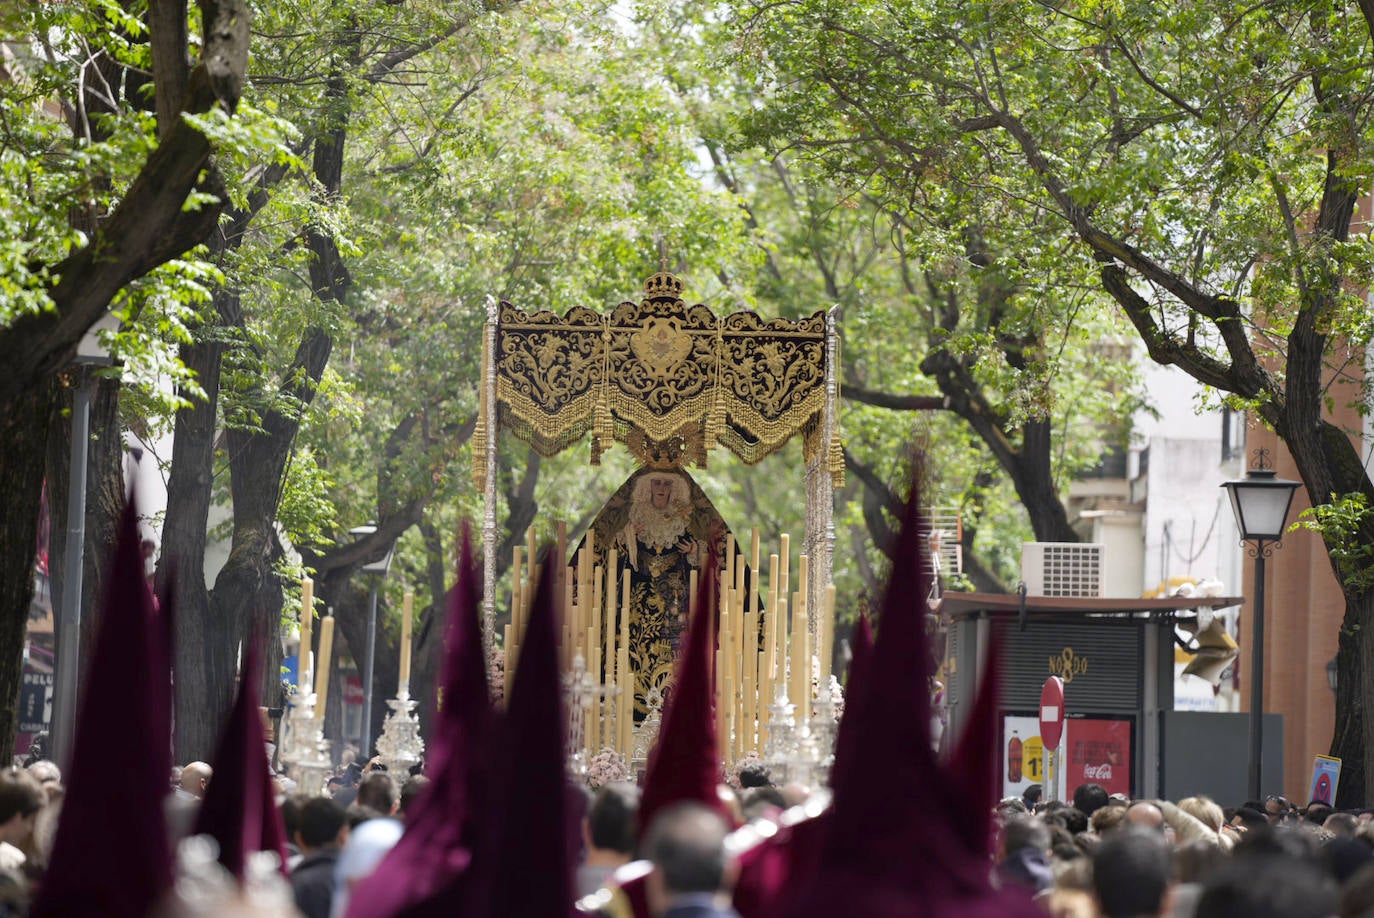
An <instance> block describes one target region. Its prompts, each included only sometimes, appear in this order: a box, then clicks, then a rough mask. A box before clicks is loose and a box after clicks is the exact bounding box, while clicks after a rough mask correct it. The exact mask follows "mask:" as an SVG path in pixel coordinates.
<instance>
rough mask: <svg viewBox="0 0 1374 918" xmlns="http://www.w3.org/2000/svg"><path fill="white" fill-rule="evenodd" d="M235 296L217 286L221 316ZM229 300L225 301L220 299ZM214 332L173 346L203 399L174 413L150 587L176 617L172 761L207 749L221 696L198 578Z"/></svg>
mask: <svg viewBox="0 0 1374 918" xmlns="http://www.w3.org/2000/svg"><path fill="white" fill-rule="evenodd" d="M237 298H238V297H237V294H236V293H234V292H233V291H229V290H221V291H217V292H216V294H215V300H216V303H217V305H219V309H218V310H217V311H218V312H219V313H220V314H221V315H223V314H226V313H227V312H236V311H237V309H236V305H237ZM225 300H231V301H233V302H232V303H230V304H225V303H223V302H222V301H225ZM216 337H217V336H215V335H202V336H201V339H202V340H199V341H197V342H196V343H195V344H191V345H188V346H186V347H183V348H182V349H181V359H182V362H183V363H185V364H186V367H187V368H188V369H190V370H192V371H193V372H194V373H195V374H196V379H197V381H198V382H199V383H200V386H201V388H202V389H203V390H204V392H205V399H204V400H203V401H202V400H192V402H191V404H190V405H189V406H188V407H185V408H182V409H181V410H180V411H178V412H177V416H176V428H175V434H174V437H175V438H174V440H173V444H172V466H171V472H170V474H169V475H168V478H167V517H166V519H165V521H164V523H163V527H162V554H161V557H160V559H159V561H158V572H157V577H158V586H159V588H160V589H162V590H164V591H166V590H170V591H171V595H172V602H173V605H174V607H175V612H176V620H175V623H174V624H175V628H176V682H177V691H176V699H177V701H176V703H177V715H178V716H177V718H176V729H175V741H174V742H175V749H176V759H177V761H178V762H190V761H194V760H197V759H201V760H203V759H205V757H207V756H209V755H210V754H211V753H212V751H213V749H214V743H215V736H216V727H217V726H218V724H217V721H216V720H215V718H213V717H208V716H206V712H211V711H214V712H218V711H220V710H221V709H222V707H223V704H224V700H225V699H226V698H227V697H228V695H229V692H230V689H229V687H228V685H222V684H214V678H215V677H216V676H218V675H221V669H222V667H220V666H218V665H217V664H216V663H215V658H216V657H217V656H221V655H223V654H224V653H225V648H224V644H225V643H226V640H227V637H228V631H227V629H224V628H220V627H217V622H216V621H215V620H214V618H213V617H212V616H211V611H210V596H209V592H208V590H207V588H206V583H205V546H206V541H207V536H208V528H209V519H210V500H211V487H212V485H213V479H214V456H215V431H216V412H217V410H218V405H219V379H220V368H221V365H222V359H223V354H224V345H223V344H221V343H218V342H217V341H216V340H215V339H216Z"/></svg>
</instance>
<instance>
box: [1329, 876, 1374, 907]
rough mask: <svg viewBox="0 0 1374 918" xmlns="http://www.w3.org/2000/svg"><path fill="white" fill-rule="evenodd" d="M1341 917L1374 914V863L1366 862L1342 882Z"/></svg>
mask: <svg viewBox="0 0 1374 918" xmlns="http://www.w3.org/2000/svg"><path fill="white" fill-rule="evenodd" d="M1338 914H1339V915H1340V916H1341V918H1364V916H1365V915H1374V864H1366V865H1365V866H1363V867H1361V868H1360V869H1359V870H1357V871H1355V873H1354V874H1353V875H1351V877H1350V878H1349V879H1347V880H1346V881H1345V882H1344V883H1342V884H1341V905H1340V912H1339V913H1338Z"/></svg>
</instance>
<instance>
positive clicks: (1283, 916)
mask: <svg viewBox="0 0 1374 918" xmlns="http://www.w3.org/2000/svg"><path fill="white" fill-rule="evenodd" d="M1256 834H1258V833H1254V832H1247V833H1246V836H1247V840H1248V838H1249V836H1252V835H1256ZM1272 834H1274V835H1280V834H1284V833H1281V832H1275V833H1272ZM1288 834H1293V835H1297V834H1299V833H1296V832H1292V833H1288ZM1236 851H1237V853H1236V855H1235V856H1233V857H1232V858H1231V859H1230V860H1227V861H1223V862H1222V863H1221V864H1220V865H1219V866H1218V867H1217V868H1216V869H1215V870H1213V871H1212V872H1211V873H1210V874H1209V875H1208V876H1207V878H1206V879H1205V880H1204V881H1203V884H1202V893H1201V895H1200V896H1199V897H1198V900H1197V909H1196V911H1195V912H1194V915H1195V918H1331V916H1333V915H1335V914H1336V910H1337V908H1338V906H1339V894H1338V891H1337V887H1336V882H1335V881H1334V880H1333V879H1331V877H1330V876H1328V875H1327V873H1326V872H1325V871H1324V870H1323V869H1322V868H1321V867H1319V866H1318V865H1317V864H1315V863H1313V862H1312V861H1310V860H1308V859H1306V858H1300V857H1290V856H1283V855H1277V854H1258V855H1246V854H1243V853H1241V849H1240V846H1237V849H1236Z"/></svg>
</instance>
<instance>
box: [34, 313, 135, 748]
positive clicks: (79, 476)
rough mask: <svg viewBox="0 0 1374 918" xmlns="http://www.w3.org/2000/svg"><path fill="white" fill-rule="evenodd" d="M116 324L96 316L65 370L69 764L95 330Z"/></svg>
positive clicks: (104, 358)
mask: <svg viewBox="0 0 1374 918" xmlns="http://www.w3.org/2000/svg"><path fill="white" fill-rule="evenodd" d="M118 328H119V319H118V318H116V317H115V316H114V315H113V314H112V313H108V312H107V313H106V314H105V315H103V316H101V318H100V320H99V321H98V322H96V323H95V324H94V325H93V326H91V328H90V329H88V330H87V332H86V334H85V335H84V336H83V337H82V338H81V341H80V342H79V343H78V344H77V346H76V356H75V357H74V358H72V362H71V364H70V367H69V369H70V372H71V374H72V376H73V378H74V382H75V384H76V388H75V389H74V390H73V392H72V420H71V425H72V442H71V452H70V455H69V457H68V458H69V464H70V468H69V469H68V470H67V533H66V539H65V542H64V554H65V561H64V564H63V567H62V604H61V607H60V608H59V609H58V610H57V622H58V639H57V640H58V646H57V663H56V669H57V677H56V680H55V682H54V685H53V703H52V707H53V711H52V723H51V725H50V727H49V729H50V731H51V733H52V743H53V745H52V749H53V761H55V762H57V763H59V764H60V766H61V767H62V768H66V767H67V766H69V765H70V764H71V754H72V733H73V730H74V729H75V725H76V707H77V696H78V692H79V689H78V685H77V681H78V674H79V673H80V669H81V666H80V662H81V592H82V573H83V570H84V565H85V563H86V558H85V554H86V472H87V466H88V465H89V463H90V442H91V396H92V395H93V394H94V392H95V374H94V372H93V371H94V370H95V369H96V368H97V367H107V366H111V365H112V364H113V363H114V361H113V359H112V358H111V357H110V351H109V348H107V347H105V345H104V344H103V343H101V340H100V334H101V333H102V332H105V331H109V332H113V331H115V330H117V329H118Z"/></svg>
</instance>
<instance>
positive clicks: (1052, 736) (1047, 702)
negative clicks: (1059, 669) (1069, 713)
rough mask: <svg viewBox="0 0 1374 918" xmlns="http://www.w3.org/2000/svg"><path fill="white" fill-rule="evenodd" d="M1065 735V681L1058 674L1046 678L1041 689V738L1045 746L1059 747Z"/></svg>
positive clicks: (1047, 747) (1049, 747)
mask: <svg viewBox="0 0 1374 918" xmlns="http://www.w3.org/2000/svg"><path fill="white" fill-rule="evenodd" d="M1063 736H1064V682H1063V680H1062V679H1060V678H1059V677H1058V676H1050V677H1049V678H1048V679H1046V680H1045V687H1044V688H1042V689H1041V690H1040V739H1041V741H1042V742H1043V743H1044V744H1045V748H1046V749H1047V750H1048V749H1058V748H1059V741H1060V740H1061V739H1062V738H1063Z"/></svg>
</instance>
